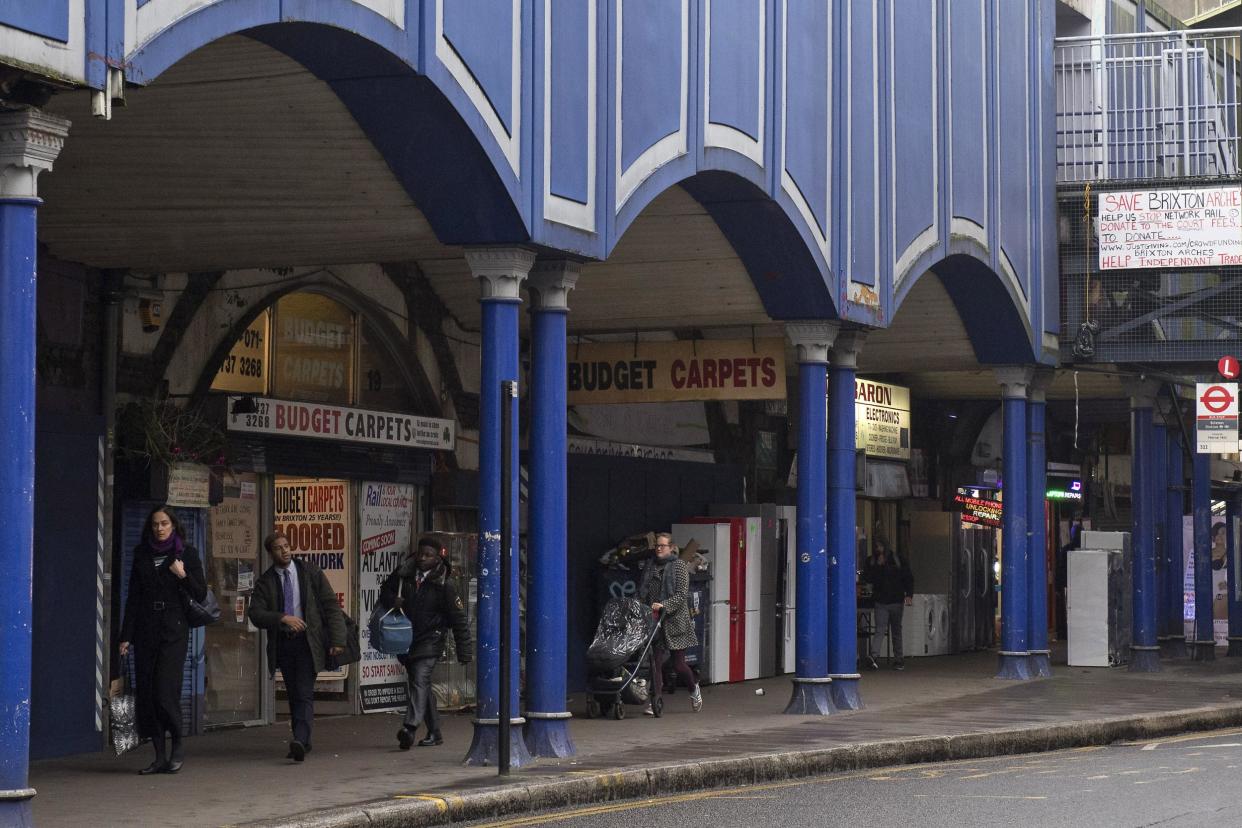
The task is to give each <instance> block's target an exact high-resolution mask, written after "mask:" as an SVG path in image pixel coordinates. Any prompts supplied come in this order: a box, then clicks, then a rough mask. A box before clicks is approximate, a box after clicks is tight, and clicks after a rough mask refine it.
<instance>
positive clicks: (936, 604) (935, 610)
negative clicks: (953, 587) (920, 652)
mask: <svg viewBox="0 0 1242 828" xmlns="http://www.w3.org/2000/svg"><path fill="white" fill-rule="evenodd" d="M928 598H930V599H931V605H932V619H931V642H930V644H929V646H928V648H927V654H928V655H948V654H949V650H950V644H951V642H952V636H951V635H950V634H949V626H950V622H949V596H948V595H929V596H928Z"/></svg>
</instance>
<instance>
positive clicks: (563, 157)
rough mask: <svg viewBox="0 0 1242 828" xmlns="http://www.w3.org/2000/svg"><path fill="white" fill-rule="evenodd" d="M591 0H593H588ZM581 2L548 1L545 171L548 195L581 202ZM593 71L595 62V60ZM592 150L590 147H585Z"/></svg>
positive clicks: (584, 184)
mask: <svg viewBox="0 0 1242 828" xmlns="http://www.w3.org/2000/svg"><path fill="white" fill-rule="evenodd" d="M591 2H594V0H591ZM587 12H588V6H587V3H585V2H582V1H581V0H549V3H548V11H547V13H548V14H550V15H552V21H551V24H552V42H551V44H549V46H548V48H551V50H552V66H551V84H552V89H551V93H552V94H551V101H550V102H549V106H550V107H551V110H552V112H551V119H550V120H551V132H552V134H551V135H550V136H549V138H548V140H550V141H551V167H552V169H551V170H549V171H548V172H547V174H548V175H549V176H551V182H552V187H551V189H552V194H553V195H558V196H561V197H563V198H570V199H573V200H574V201H577V202H579V203H581V204H585V203H586V202H587V193H588V188H589V186H590V183H589V182H588V181H587V149H588V147H587V140H588V131H587V115H588V106H589V102H590V98H589V90H588V89H587V67H588V49H589V47H590V46H592V45H594V44H593V43H591V42H589V38H590V34H591V33H590V22H589V20H588V14H587ZM597 71H598V65H597ZM591 149H592V150H593V149H594V148H593V147H592V148H591Z"/></svg>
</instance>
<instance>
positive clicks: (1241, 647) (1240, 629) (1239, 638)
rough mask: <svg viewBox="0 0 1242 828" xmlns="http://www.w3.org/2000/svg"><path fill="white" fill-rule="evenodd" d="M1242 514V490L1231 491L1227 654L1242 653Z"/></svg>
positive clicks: (1228, 533)
mask: <svg viewBox="0 0 1242 828" xmlns="http://www.w3.org/2000/svg"><path fill="white" fill-rule="evenodd" d="M1240 515H1242V492H1230V493H1229V501H1228V504H1227V505H1226V507H1225V517H1226V523H1227V525H1228V527H1229V528H1228V529H1227V530H1226V537H1227V538H1228V549H1229V556H1228V557H1229V559H1228V561H1226V566H1227V567H1228V574H1229V587H1228V588H1229V652H1228V653H1227V654H1226V655H1231V656H1239V655H1242V600H1239V599H1238V551H1239V550H1238V548H1237V545H1238V537H1237V532H1238V520H1239V516H1240Z"/></svg>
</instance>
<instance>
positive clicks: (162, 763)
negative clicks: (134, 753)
mask: <svg viewBox="0 0 1242 828" xmlns="http://www.w3.org/2000/svg"><path fill="white" fill-rule="evenodd" d="M167 767H168V762H167V761H166V760H164V759H156V760H155V761H154V762H152V763H151V764H149V765H147V766H146V767H145V768H143V769H142V770H140V771H138V774H139V775H140V776H149V775H150V774H153V773H164V772H165V771H164V769H165V768H167ZM178 770H180V768H178Z"/></svg>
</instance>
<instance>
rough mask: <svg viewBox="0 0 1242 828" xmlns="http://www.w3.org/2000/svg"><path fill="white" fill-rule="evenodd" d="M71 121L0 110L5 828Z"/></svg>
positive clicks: (18, 798)
mask: <svg viewBox="0 0 1242 828" xmlns="http://www.w3.org/2000/svg"><path fill="white" fill-rule="evenodd" d="M68 126H69V122H68V121H63V120H61V119H59V118H51V117H49V116H46V115H44V114H43V113H41V112H38V111H35V110H29V111H23V112H5V113H0V171H3V175H0V354H3V358H2V359H0V449H2V450H3V452H4V462H3V463H0V526H3V527H4V542H3V543H0V573H3V574H4V588H3V589H0V825H33V824H34V818H33V816H32V814H31V807H30V800H31V798H32V797H33V796H34V794H35V792H34V789H32V788H31V787H30V786H29V784H30V783H29V770H30V761H29V754H30V652H31V627H32V618H33V614H32V609H33V608H32V605H31V588H32V579H33V568H32V567H33V557H32V555H33V551H32V550H33V545H34V451H35V342H36V336H35V261H36V258H37V255H38V254H37V247H36V231H35V226H36V217H37V214H38V206H39V200H38V198H37V197H36V190H35V182H36V179H37V177H38V174H39V172H40V171H42V170H44V169H50V168H51V166H52V161H53V160H55V158H56V155H57V153H58V152H59V151H60V148H61V146H62V145H63V142H64V138H65V135H66V133H67V131H68Z"/></svg>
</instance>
